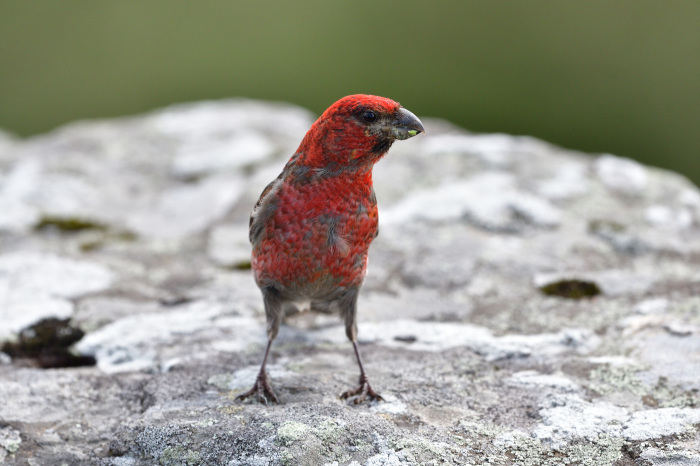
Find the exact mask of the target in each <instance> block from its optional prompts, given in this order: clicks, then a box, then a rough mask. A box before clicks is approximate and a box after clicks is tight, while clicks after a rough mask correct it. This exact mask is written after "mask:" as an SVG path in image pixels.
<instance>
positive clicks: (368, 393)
mask: <svg viewBox="0 0 700 466" xmlns="http://www.w3.org/2000/svg"><path fill="white" fill-rule="evenodd" d="M348 398H353V400H352V402H353V403H355V404H356V405H357V404H360V403H362V402H363V401H365V400H366V399H368V398H369V401H384V398H382V397H381V395H380V394H379V393H377V392H375V391H374V390H372V387H371V386H370V384H369V379H368V378H367V376H365V375H361V376H360V384H359V385H358V386H357V388H353V389H352V390H348V391H346V392H343V394H342V395H340V399H341V400H347V399H348Z"/></svg>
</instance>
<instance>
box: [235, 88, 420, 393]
mask: <svg viewBox="0 0 700 466" xmlns="http://www.w3.org/2000/svg"><path fill="white" fill-rule="evenodd" d="M424 131H425V130H424V129H423V125H422V124H421V122H420V120H419V119H418V118H417V117H416V116H415V115H414V114H413V113H411V112H409V111H408V110H406V109H405V108H403V107H401V105H399V104H398V103H397V102H394V101H393V100H390V99H387V98H384V97H377V96H371V95H351V96H347V97H344V98H342V99H340V100H339V101H337V102H336V103H334V104H333V105H332V106H331V107H330V108H328V110H326V111H325V112H324V113H323V115H321V117H320V118H319V119H318V120H316V122H315V123H314V124H313V125H312V126H311V129H310V130H309V132H308V133H306V136H305V137H304V139H303V140H302V141H301V145H300V146H299V148H298V149H297V151H296V153H295V154H294V155H293V156H292V158H291V159H290V160H289V162H287V165H286V166H285V167H284V170H282V173H281V174H280V175H279V176H278V177H277V179H276V180H274V181H273V182H272V183H270V184H269V185H267V187H266V188H265V190H264V191H263V192H262V195H261V196H260V199H259V200H258V202H257V204H255V207H254V208H253V212H252V214H251V216H250V231H249V233H250V235H249V237H250V242H251V243H252V244H253V256H252V260H251V263H252V268H253V273H254V274H255V282H256V283H257V285H258V287H259V288H260V290H261V291H262V295H263V301H264V304H265V314H266V316H267V336H268V343H267V349H266V350H265V356H264V358H263V362H262V365H261V366H260V372H259V373H258V376H257V379H256V381H255V384H254V385H253V388H251V389H250V390H249V391H247V392H246V393H243V394H242V395H240V396H238V398H237V399H239V400H242V399H245V398H247V397H249V396H251V395H255V396H256V398H257V399H258V400H259V401H260V402H261V403H265V404H267V398H268V397H269V398H270V399H272V400H273V401H275V402H278V400H277V396H275V394H274V392H273V391H272V387H271V386H270V383H269V381H268V377H267V374H266V372H265V364H266V363H267V357H268V354H269V352H270V346H271V345H272V341H273V340H274V339H275V337H276V336H277V332H278V330H279V327H280V323H281V322H282V319H283V318H284V315H285V313H291V312H296V311H297V310H298V309H299V308H305V307H309V308H310V309H311V310H313V311H320V312H339V313H340V315H341V316H342V317H343V318H344V319H345V333H346V334H347V336H348V338H349V339H350V341H351V342H352V345H353V348H354V349H355V356H356V357H357V363H358V365H359V366H360V383H359V386H358V387H357V388H355V389H352V390H348V391H346V392H345V393H343V394H342V395H341V398H343V399H347V398H350V397H355V398H354V401H355V403H360V402H362V401H363V400H365V399H366V398H367V397H369V399H370V400H382V397H381V396H379V395H378V394H377V393H376V392H375V391H374V390H372V387H371V386H370V385H369V379H368V377H367V374H366V372H365V369H364V367H363V366H362V359H361V357H360V353H359V351H358V349H357V323H356V316H357V296H358V293H359V290H360V286H361V285H362V281H363V280H364V278H365V274H366V273H367V252H368V249H369V245H370V243H371V242H372V240H373V239H374V238H375V237H376V236H377V199H376V197H375V195H374V189H373V187H372V168H373V167H374V164H375V163H376V162H377V161H378V160H379V159H381V158H382V157H383V156H384V154H386V152H387V151H388V150H389V148H390V147H391V145H392V143H393V142H394V141H395V140H397V139H408V138H410V137H413V136H415V135H417V134H419V133H421V132H424Z"/></svg>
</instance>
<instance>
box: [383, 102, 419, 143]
mask: <svg viewBox="0 0 700 466" xmlns="http://www.w3.org/2000/svg"><path fill="white" fill-rule="evenodd" d="M419 133H425V128H423V123H421V122H420V120H419V119H418V117H417V116H415V115H414V114H413V113H411V112H409V111H408V110H406V109H405V108H403V107H402V108H399V110H398V112H396V118H394V120H393V121H392V122H391V134H392V135H393V136H394V138H395V139H401V140H403V139H408V138H412V137H413V136H416V135H417V134H419Z"/></svg>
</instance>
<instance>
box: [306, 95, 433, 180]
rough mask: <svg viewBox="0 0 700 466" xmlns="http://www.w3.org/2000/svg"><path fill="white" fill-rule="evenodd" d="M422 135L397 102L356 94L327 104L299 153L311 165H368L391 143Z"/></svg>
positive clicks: (418, 123)
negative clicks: (303, 154)
mask: <svg viewBox="0 0 700 466" xmlns="http://www.w3.org/2000/svg"><path fill="white" fill-rule="evenodd" d="M423 132H425V129H424V128H423V124H422V123H421V121H420V120H419V119H418V117H416V116H415V115H414V114H413V113H411V112H409V111H408V110H406V109H405V108H403V107H402V106H401V105H400V104H399V103H398V102H394V101H393V100H391V99H387V98H385V97H378V96H373V95H364V94H356V95H349V96H347V97H343V98H342V99H340V100H339V101H337V102H336V103H334V104H333V105H331V106H330V107H329V108H328V109H327V110H326V111H325V112H323V115H321V116H320V117H319V119H318V120H317V121H316V122H315V123H314V124H313V126H312V127H311V129H310V130H309V132H308V133H307V135H306V137H305V138H304V141H303V142H302V146H301V147H300V148H299V149H300V151H302V150H303V151H304V152H306V154H305V155H306V156H307V157H305V158H306V159H307V162H309V163H310V164H311V165H316V166H320V165H324V164H328V163H333V164H341V165H368V166H370V167H371V166H372V165H373V164H374V163H375V162H376V161H377V160H379V159H380V158H381V157H382V156H383V155H384V154H385V153H386V152H387V151H388V150H389V148H390V147H391V145H392V143H393V142H394V141H396V140H397V139H398V140H403V139H408V138H411V137H413V136H416V135H418V134H420V133H423Z"/></svg>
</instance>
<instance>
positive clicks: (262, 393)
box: [236, 339, 279, 405]
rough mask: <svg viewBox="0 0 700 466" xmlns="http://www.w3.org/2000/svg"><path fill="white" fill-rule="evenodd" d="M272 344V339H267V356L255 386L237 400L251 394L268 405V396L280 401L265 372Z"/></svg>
mask: <svg viewBox="0 0 700 466" xmlns="http://www.w3.org/2000/svg"><path fill="white" fill-rule="evenodd" d="M271 346H272V339H270V340H268V341H267V349H265V357H263V362H262V364H261V365H260V372H258V377H257V378H256V379H255V383H254V384H253V388H251V389H250V390H248V391H247V392H245V393H243V394H241V395H238V396H237V397H236V401H240V400H245V399H246V398H248V397H249V396H251V395H255V397H256V398H257V400H258V401H259V402H260V403H263V404H265V405H267V398H268V397H269V398H270V399H271V400H272V401H274V402H275V403H279V400H278V399H277V396H276V395H275V392H273V391H272V387H271V386H270V381H269V380H268V377H267V373H266V372H265V365H266V364H267V356H268V354H270V347H271Z"/></svg>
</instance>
